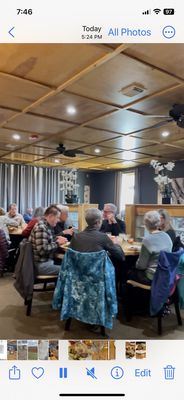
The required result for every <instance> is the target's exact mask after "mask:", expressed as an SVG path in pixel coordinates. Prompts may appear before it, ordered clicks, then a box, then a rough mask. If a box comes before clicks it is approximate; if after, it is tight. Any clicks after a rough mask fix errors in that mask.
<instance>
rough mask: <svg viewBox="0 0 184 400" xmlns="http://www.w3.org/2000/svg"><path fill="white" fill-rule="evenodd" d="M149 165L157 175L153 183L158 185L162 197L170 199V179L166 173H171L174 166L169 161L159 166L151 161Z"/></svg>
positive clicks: (158, 163)
mask: <svg viewBox="0 0 184 400" xmlns="http://www.w3.org/2000/svg"><path fill="white" fill-rule="evenodd" d="M150 165H151V166H152V167H153V168H154V170H155V174H157V176H156V177H155V178H154V181H155V182H156V183H157V184H158V187H159V190H160V193H161V195H162V197H171V193H172V186H171V182H172V179H171V178H169V176H168V172H167V171H172V170H173V168H174V167H175V164H174V163H173V162H171V161H169V162H168V163H166V164H161V163H160V162H159V161H158V160H151V162H150Z"/></svg>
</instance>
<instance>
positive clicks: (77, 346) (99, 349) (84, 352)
mask: <svg viewBox="0 0 184 400" xmlns="http://www.w3.org/2000/svg"><path fill="white" fill-rule="evenodd" d="M68 358H69V360H114V359H115V358H116V347H115V341H114V340H109V341H108V340H75V341H74V340H71V341H69V346H68Z"/></svg>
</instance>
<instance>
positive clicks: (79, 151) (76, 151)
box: [73, 149, 84, 154]
mask: <svg viewBox="0 0 184 400" xmlns="http://www.w3.org/2000/svg"><path fill="white" fill-rule="evenodd" d="M73 151H75V153H76V154H84V151H83V150H77V149H76V150H73Z"/></svg>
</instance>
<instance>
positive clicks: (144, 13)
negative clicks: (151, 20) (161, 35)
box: [142, 10, 151, 15]
mask: <svg viewBox="0 0 184 400" xmlns="http://www.w3.org/2000/svg"><path fill="white" fill-rule="evenodd" d="M142 14H143V15H149V14H151V10H146V11H143V12H142Z"/></svg>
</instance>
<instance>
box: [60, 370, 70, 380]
mask: <svg viewBox="0 0 184 400" xmlns="http://www.w3.org/2000/svg"><path fill="white" fill-rule="evenodd" d="M59 377H60V378H65V379H66V378H67V377H68V371H67V368H59Z"/></svg>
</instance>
